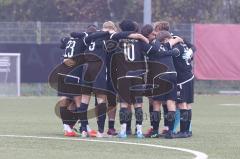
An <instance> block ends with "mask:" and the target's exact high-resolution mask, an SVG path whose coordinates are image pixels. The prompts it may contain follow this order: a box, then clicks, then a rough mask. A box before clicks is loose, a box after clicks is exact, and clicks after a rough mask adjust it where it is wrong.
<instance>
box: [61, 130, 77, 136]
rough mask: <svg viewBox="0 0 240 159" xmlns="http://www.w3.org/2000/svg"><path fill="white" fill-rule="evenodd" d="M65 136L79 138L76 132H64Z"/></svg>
mask: <svg viewBox="0 0 240 159" xmlns="http://www.w3.org/2000/svg"><path fill="white" fill-rule="evenodd" d="M64 136H67V137H75V136H77V134H76V133H75V132H74V131H70V132H69V131H64Z"/></svg>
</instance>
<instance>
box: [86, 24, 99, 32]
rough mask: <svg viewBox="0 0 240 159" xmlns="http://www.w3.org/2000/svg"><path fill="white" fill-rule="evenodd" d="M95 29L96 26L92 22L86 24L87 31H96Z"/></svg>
mask: <svg viewBox="0 0 240 159" xmlns="http://www.w3.org/2000/svg"><path fill="white" fill-rule="evenodd" d="M96 31H97V26H96V25H94V24H90V25H88V26H87V32H96Z"/></svg>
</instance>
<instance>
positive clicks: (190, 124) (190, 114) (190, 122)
mask: <svg viewBox="0 0 240 159" xmlns="http://www.w3.org/2000/svg"><path fill="white" fill-rule="evenodd" d="M187 130H188V131H192V109H189V110H188V125H187Z"/></svg>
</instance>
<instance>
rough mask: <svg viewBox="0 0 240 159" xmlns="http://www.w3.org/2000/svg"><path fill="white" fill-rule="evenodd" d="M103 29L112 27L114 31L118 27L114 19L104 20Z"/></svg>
mask: <svg viewBox="0 0 240 159" xmlns="http://www.w3.org/2000/svg"><path fill="white" fill-rule="evenodd" d="M103 29H112V30H114V31H117V27H116V25H115V24H114V23H113V22H112V21H107V22H104V23H103Z"/></svg>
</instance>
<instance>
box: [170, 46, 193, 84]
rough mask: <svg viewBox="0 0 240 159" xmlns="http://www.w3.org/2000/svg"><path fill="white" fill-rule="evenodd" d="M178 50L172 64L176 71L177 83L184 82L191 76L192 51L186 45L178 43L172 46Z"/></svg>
mask: <svg viewBox="0 0 240 159" xmlns="http://www.w3.org/2000/svg"><path fill="white" fill-rule="evenodd" d="M174 48H177V49H178V50H179V51H180V55H179V56H177V57H174V58H173V60H174V65H175V68H176V71H177V80H178V83H181V82H184V81H186V80H188V79H190V78H192V77H193V73H192V65H191V59H192V56H193V51H192V50H191V49H190V48H189V47H188V46H187V45H186V44H182V43H179V44H177V45H175V46H174Z"/></svg>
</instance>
